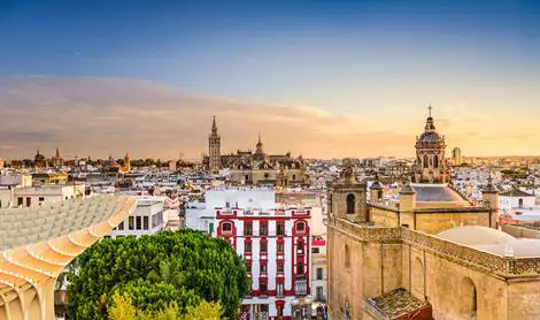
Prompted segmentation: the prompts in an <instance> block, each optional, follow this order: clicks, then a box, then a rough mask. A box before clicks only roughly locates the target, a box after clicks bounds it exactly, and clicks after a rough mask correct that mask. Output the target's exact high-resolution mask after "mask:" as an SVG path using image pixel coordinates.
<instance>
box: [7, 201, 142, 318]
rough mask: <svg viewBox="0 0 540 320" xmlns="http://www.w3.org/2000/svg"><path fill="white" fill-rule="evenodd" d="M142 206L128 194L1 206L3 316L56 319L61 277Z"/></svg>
mask: <svg viewBox="0 0 540 320" xmlns="http://www.w3.org/2000/svg"><path fill="white" fill-rule="evenodd" d="M135 208H136V200H135V199H134V198H130V197H126V196H98V197H92V198H88V199H74V200H68V201H63V202H59V203H55V204H52V205H42V206H37V207H29V208H13V209H0V319H2V320H3V319H7V320H23V319H32V320H34V319H47V320H48V319H54V318H55V317H54V288H55V283H56V278H57V277H58V275H59V274H60V273H61V272H62V271H63V270H64V269H65V267H66V266H67V265H68V264H69V263H70V262H71V261H72V260H73V259H74V258H75V257H77V255H79V254H80V253H82V252H83V251H84V250H85V249H86V248H88V247H89V246H91V245H92V244H93V243H95V242H96V241H98V240H99V239H101V238H102V237H103V236H106V235H108V234H110V233H111V231H112V229H113V228H115V227H116V226H117V225H118V224H120V222H122V221H124V220H125V219H126V218H127V217H128V216H129V215H130V214H131V213H132V212H133V211H134V210H135Z"/></svg>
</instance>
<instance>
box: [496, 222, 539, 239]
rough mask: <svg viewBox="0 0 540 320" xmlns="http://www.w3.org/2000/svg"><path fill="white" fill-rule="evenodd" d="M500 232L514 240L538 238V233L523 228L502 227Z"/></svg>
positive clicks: (508, 225)
mask: <svg viewBox="0 0 540 320" xmlns="http://www.w3.org/2000/svg"><path fill="white" fill-rule="evenodd" d="M502 231H504V232H506V233H508V234H510V235H512V236H514V237H516V238H534V239H538V238H540V231H539V230H533V229H529V228H524V227H520V226H516V225H510V224H507V225H504V226H502Z"/></svg>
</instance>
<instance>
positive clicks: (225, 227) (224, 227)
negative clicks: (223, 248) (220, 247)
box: [221, 222, 232, 233]
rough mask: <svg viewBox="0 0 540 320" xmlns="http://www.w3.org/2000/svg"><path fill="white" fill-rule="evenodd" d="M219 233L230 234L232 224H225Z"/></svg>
mask: <svg viewBox="0 0 540 320" xmlns="http://www.w3.org/2000/svg"><path fill="white" fill-rule="evenodd" d="M221 231H223V232H224V233H230V232H232V224H231V223H230V222H225V223H224V224H223V225H222V226H221Z"/></svg>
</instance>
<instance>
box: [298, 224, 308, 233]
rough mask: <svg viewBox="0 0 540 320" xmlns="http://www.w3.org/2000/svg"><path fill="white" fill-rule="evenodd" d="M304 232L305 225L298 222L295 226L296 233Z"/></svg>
mask: <svg viewBox="0 0 540 320" xmlns="http://www.w3.org/2000/svg"><path fill="white" fill-rule="evenodd" d="M304 231H306V225H305V224H304V223H303V222H298V223H297V224H296V232H298V233H303V232H304Z"/></svg>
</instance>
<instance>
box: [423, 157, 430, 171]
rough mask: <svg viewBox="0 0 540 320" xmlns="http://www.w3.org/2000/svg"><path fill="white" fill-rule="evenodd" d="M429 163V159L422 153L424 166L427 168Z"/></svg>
mask: <svg viewBox="0 0 540 320" xmlns="http://www.w3.org/2000/svg"><path fill="white" fill-rule="evenodd" d="M428 164H429V159H428V156H427V155H424V168H427V167H428Z"/></svg>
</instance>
